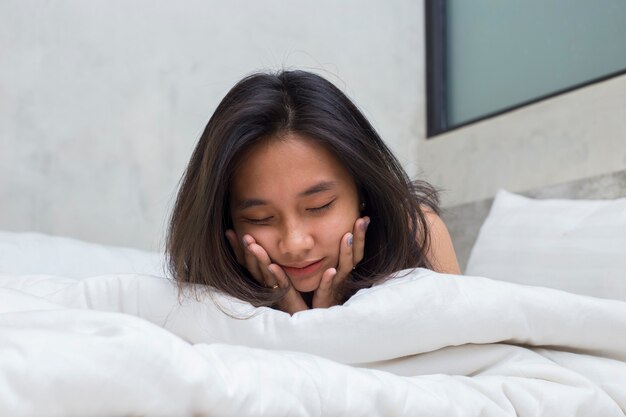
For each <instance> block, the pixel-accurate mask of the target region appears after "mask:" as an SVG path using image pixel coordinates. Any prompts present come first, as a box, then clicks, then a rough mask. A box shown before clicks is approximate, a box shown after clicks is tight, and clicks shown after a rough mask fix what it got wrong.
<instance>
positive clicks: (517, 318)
mask: <svg viewBox="0 0 626 417" xmlns="http://www.w3.org/2000/svg"><path fill="white" fill-rule="evenodd" d="M405 275H406V274H405ZM212 299H214V300H216V301H218V302H219V304H220V305H221V308H222V309H226V310H228V312H229V313H230V314H231V315H235V316H240V317H241V316H250V317H249V318H247V319H241V318H235V317H231V316H229V315H226V314H224V313H223V312H222V311H221V310H220V309H219V308H218V307H216V305H215V303H214V302H213V301H211V298H209V297H201V299H199V300H196V299H193V298H191V297H182V298H179V295H178V293H177V291H176V288H175V287H174V286H173V284H172V283H170V282H169V281H167V280H165V279H162V278H156V277H150V276H140V275H108V276H100V277H92V278H87V279H84V280H80V281H77V280H74V279H63V278H59V277H52V276H9V275H5V276H0V415H2V416H5V415H6V416H38V417H45V416H130V415H142V416H187V415H189V416H191V415H194V416H195V415H197V416H209V415H210V416H247V415H250V416H260V415H265V416H343V415H349V416H377V415H380V416H405V415H406V416H416V415H424V416H433V417H438V416H485V417H490V416H516V415H517V416H533V417H534V416H550V417H558V416H568V417H569V416H623V415H625V413H626V303H625V302H620V301H612V300H603V299H596V298H591V297H584V296H578V295H572V294H569V293H565V292H560V291H557V290H550V289H546V288H539V287H527V286H521V285H516V284H510V283H504V282H498V281H493V280H488V279H485V278H478V277H465V276H451V275H443V274H436V273H433V272H431V271H427V270H423V269H418V270H415V271H410V272H409V273H408V275H406V276H404V277H400V278H395V279H392V280H389V281H387V282H386V283H384V284H382V285H379V286H377V287H374V288H371V289H368V290H362V291H360V292H359V293H358V294H357V295H355V296H354V297H352V298H351V299H350V300H349V301H348V302H347V303H346V304H345V305H343V306H338V307H333V308H330V309H316V310H310V311H306V312H301V313H298V314H296V315H294V316H289V315H288V314H285V313H282V312H279V311H275V310H271V309H267V308H260V309H254V308H252V307H251V306H249V305H247V304H245V303H241V302H239V301H236V300H232V299H230V298H228V297H224V296H220V295H215V294H214V295H213V297H212ZM179 301H181V302H179Z"/></svg>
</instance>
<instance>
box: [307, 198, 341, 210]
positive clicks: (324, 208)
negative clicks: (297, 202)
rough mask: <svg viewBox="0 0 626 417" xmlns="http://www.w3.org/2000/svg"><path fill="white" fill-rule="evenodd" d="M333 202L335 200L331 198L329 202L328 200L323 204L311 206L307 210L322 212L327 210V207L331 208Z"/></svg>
mask: <svg viewBox="0 0 626 417" xmlns="http://www.w3.org/2000/svg"><path fill="white" fill-rule="evenodd" d="M334 202H335V200H332V201H331V202H329V203H327V204H324V205H323V206H320V207H311V208H308V209H307V210H308V211H312V212H313V213H320V212H323V211H325V210H328V209H329V208H331V207H332V205H333V203H334Z"/></svg>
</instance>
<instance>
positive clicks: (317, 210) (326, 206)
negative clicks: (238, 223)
mask: <svg viewBox="0 0 626 417" xmlns="http://www.w3.org/2000/svg"><path fill="white" fill-rule="evenodd" d="M334 202H335V200H332V201H331V202H329V203H327V204H324V205H323V206H320V207H311V208H308V209H307V210H308V211H310V212H313V213H322V212H324V211H326V210H328V209H330V208H331V207H332V205H333V203H334ZM271 219H272V216H270V217H266V218H264V219H246V220H247V221H248V222H250V223H252V224H257V225H264V224H267V222H269V221H270V220H271Z"/></svg>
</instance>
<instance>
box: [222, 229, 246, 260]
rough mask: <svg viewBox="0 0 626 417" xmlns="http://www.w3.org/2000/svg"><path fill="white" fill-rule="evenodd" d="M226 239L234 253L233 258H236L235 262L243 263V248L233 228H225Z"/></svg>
mask: <svg viewBox="0 0 626 417" xmlns="http://www.w3.org/2000/svg"><path fill="white" fill-rule="evenodd" d="M226 240H228V244H229V245H230V248H231V249H232V250H233V253H234V254H235V259H237V263H238V264H240V265H244V256H243V248H242V245H241V241H240V240H239V238H237V234H236V233H235V231H234V230H232V229H228V230H226ZM244 266H245V265H244Z"/></svg>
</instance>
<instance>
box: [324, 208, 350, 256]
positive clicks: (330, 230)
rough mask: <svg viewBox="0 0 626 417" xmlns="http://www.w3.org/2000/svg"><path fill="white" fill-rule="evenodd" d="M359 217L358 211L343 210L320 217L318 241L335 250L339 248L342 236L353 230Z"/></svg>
mask: <svg viewBox="0 0 626 417" xmlns="http://www.w3.org/2000/svg"><path fill="white" fill-rule="evenodd" d="M357 217H358V212H355V213H351V212H347V213H346V212H343V213H337V214H336V215H332V216H328V218H323V219H320V220H319V221H318V222H317V224H316V227H315V230H316V238H317V239H316V240H317V242H319V244H321V245H324V246H326V247H330V248H331V249H333V250H339V244H340V242H341V238H343V235H345V234H346V233H348V232H352V229H353V228H354V222H355V221H356V219H357Z"/></svg>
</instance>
